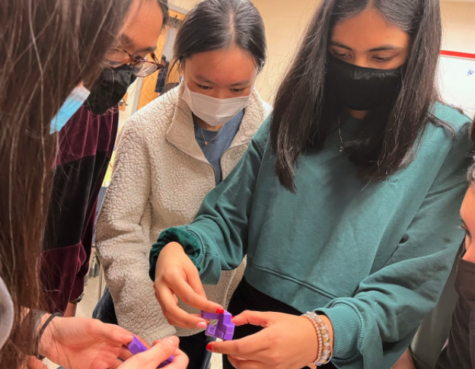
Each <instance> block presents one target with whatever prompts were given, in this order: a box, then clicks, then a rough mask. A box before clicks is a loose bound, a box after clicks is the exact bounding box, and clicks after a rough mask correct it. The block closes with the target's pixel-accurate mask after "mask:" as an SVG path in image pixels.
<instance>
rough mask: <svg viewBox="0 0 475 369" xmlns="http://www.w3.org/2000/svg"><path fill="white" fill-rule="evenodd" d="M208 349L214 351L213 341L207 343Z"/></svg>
mask: <svg viewBox="0 0 475 369" xmlns="http://www.w3.org/2000/svg"><path fill="white" fill-rule="evenodd" d="M206 350H208V351H211V352H213V345H212V344H211V343H208V344H207V345H206Z"/></svg>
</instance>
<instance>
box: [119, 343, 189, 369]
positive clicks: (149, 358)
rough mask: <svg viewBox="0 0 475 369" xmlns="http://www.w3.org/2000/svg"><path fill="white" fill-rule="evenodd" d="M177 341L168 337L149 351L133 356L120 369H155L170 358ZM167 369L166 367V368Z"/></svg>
mask: <svg viewBox="0 0 475 369" xmlns="http://www.w3.org/2000/svg"><path fill="white" fill-rule="evenodd" d="M178 343H179V340H178V338H177V337H169V338H166V339H164V340H163V341H161V342H159V343H158V344H157V345H156V346H153V347H152V348H151V349H150V350H148V351H145V352H143V353H141V354H138V355H135V356H133V357H132V358H130V359H129V360H127V361H126V362H125V363H123V364H122V365H121V366H120V367H119V368H120V369H136V368H141V369H156V368H157V367H158V366H159V365H160V364H161V363H163V362H164V361H165V360H167V359H168V358H169V357H170V356H172V355H173V354H174V353H175V352H176V350H177V348H178ZM167 368H168V366H167ZM184 368H186V367H178V366H176V369H184Z"/></svg>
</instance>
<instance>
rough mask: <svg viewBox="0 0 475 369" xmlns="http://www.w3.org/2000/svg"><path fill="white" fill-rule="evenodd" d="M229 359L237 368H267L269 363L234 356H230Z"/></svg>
mask: <svg viewBox="0 0 475 369" xmlns="http://www.w3.org/2000/svg"><path fill="white" fill-rule="evenodd" d="M228 360H229V362H230V363H231V365H232V366H234V367H235V368H236V369H265V368H268V366H267V365H265V364H263V363H261V362H259V361H251V360H240V359H238V358H235V357H233V356H228Z"/></svg>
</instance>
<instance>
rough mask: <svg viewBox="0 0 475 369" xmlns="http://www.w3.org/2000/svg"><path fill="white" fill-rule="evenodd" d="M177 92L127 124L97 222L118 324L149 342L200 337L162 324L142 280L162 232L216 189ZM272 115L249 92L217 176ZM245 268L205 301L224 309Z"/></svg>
mask: <svg viewBox="0 0 475 369" xmlns="http://www.w3.org/2000/svg"><path fill="white" fill-rule="evenodd" d="M183 90H184V89H183V85H182V86H180V87H179V88H176V89H174V90H172V91H170V92H169V93H167V94H165V95H163V96H162V97H159V98H158V99H156V100H155V101H153V102H151V103H150V104H149V105H147V106H146V107H145V108H143V109H141V110H140V111H139V112H137V113H136V114H134V115H133V116H132V117H131V118H130V119H129V120H128V121H127V122H126V124H125V126H124V128H123V133H122V136H121V139H120V142H119V146H118V150H117V156H116V159H115V165H114V173H113V176H112V181H111V184H110V187H109V189H108V191H107V194H106V197H105V199H104V203H103V206H102V209H101V212H100V215H99V219H98V223H97V231H96V246H97V249H98V252H99V256H100V259H101V262H102V265H103V266H104V270H105V276H106V281H107V284H108V286H109V289H110V292H111V294H112V298H113V300H114V305H115V310H116V314H117V319H118V321H119V324H120V325H121V326H122V327H124V328H125V329H127V330H129V331H131V332H133V333H134V334H136V335H139V336H141V337H142V338H144V339H146V340H147V341H148V342H153V341H154V340H157V339H161V338H164V337H166V336H169V335H172V334H178V335H180V336H189V335H192V334H195V333H197V332H199V330H184V329H180V328H176V329H175V327H173V326H171V325H169V324H168V323H167V321H166V319H165V317H164V316H163V314H162V312H161V309H160V306H159V304H158V302H157V300H156V298H155V292H154V289H153V283H152V281H151V280H150V278H149V276H148V270H149V259H148V258H149V252H150V249H151V246H152V244H153V243H154V242H155V241H156V240H157V239H158V236H159V234H160V232H161V231H162V230H164V229H167V228H169V227H175V226H179V225H184V224H188V223H190V222H191V221H192V220H193V218H194V216H195V215H196V213H197V212H198V209H199V207H200V205H201V202H202V201H203V199H204V197H205V196H206V194H207V193H208V192H210V191H211V190H212V189H213V188H214V187H215V177H214V169H213V167H212V166H211V164H209V163H208V161H207V160H206V158H205V156H204V154H203V152H202V150H201V148H200V147H199V145H198V143H197V142H196V139H195V132H194V126H193V118H192V113H191V110H190V108H189V107H188V105H187V104H186V103H185V102H184V101H183V100H182V95H183ZM271 110H272V109H271V107H270V106H269V105H268V104H267V103H265V102H264V101H262V100H261V98H260V97H259V94H258V93H257V91H255V90H254V91H253V92H252V94H251V97H250V101H249V106H248V107H247V108H246V113H245V115H244V118H243V121H242V123H241V127H240V129H239V131H238V133H237V134H236V137H235V138H234V140H233V142H232V144H231V147H230V148H229V149H228V150H227V151H226V152H225V153H224V155H223V157H222V158H221V167H222V170H223V178H225V177H226V176H227V175H228V174H229V173H230V172H231V171H232V169H233V168H234V167H235V165H236V164H237V163H238V161H239V160H240V159H241V157H242V155H243V154H244V152H245V151H246V149H247V147H248V144H249V142H250V140H251V138H252V136H253V135H254V134H255V133H256V132H257V130H258V128H259V127H260V125H261V124H262V123H263V122H264V120H265V119H266V118H267V117H268V116H269V115H270V113H271ZM243 269H244V267H243V266H242V265H241V267H240V268H239V269H238V270H237V271H226V272H223V273H222V276H221V280H220V282H219V283H218V285H216V286H205V291H206V295H207V297H208V298H209V299H210V300H213V301H215V302H218V303H220V304H223V305H225V306H226V304H227V302H228V301H229V298H230V295H231V294H232V292H233V288H235V287H236V285H237V283H238V282H239V280H240V279H241V278H242V273H243ZM230 286H232V287H231V288H230ZM180 306H181V307H182V308H184V309H185V310H187V311H189V312H193V313H197V311H195V310H193V309H191V308H189V307H187V306H186V305H184V304H182V303H180Z"/></svg>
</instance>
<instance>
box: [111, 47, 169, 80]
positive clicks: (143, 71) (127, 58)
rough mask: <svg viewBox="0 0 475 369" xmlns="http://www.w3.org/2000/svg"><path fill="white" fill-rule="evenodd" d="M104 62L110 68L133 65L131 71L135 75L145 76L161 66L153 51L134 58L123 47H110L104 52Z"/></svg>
mask: <svg viewBox="0 0 475 369" xmlns="http://www.w3.org/2000/svg"><path fill="white" fill-rule="evenodd" d="M104 64H105V65H106V66H108V67H110V68H119V67H121V66H123V65H125V64H130V65H133V67H134V69H133V71H132V73H133V74H134V75H135V76H136V77H147V76H149V75H151V74H153V73H155V72H156V71H157V70H159V69H162V68H163V65H162V64H160V61H159V60H158V59H157V57H156V56H155V54H154V53H150V54H148V55H147V56H146V57H145V58H141V57H140V56H137V57H135V58H134V57H133V56H132V55H130V54H129V53H128V52H127V51H125V50H124V49H118V48H115V49H112V50H110V51H109V52H108V53H107V54H106V57H105V60H104Z"/></svg>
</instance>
